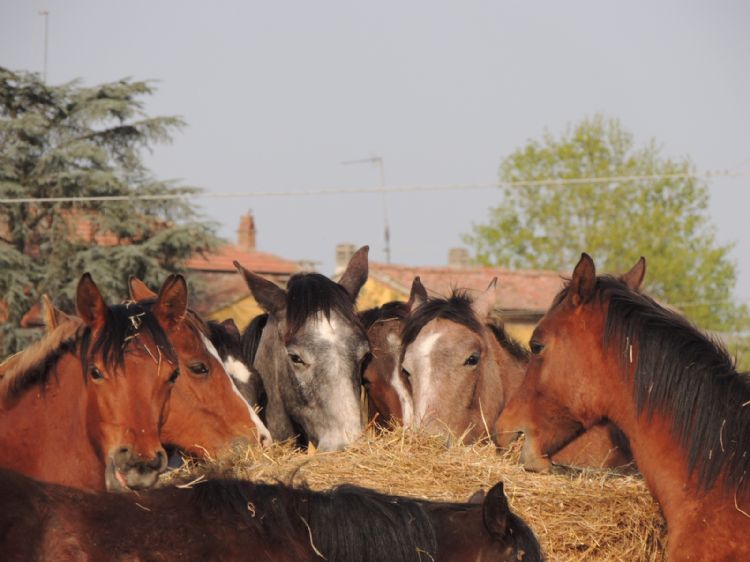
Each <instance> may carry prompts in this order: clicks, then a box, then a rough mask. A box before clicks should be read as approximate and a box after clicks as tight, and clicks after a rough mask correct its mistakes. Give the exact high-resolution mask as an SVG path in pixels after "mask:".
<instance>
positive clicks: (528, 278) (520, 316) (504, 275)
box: [336, 244, 563, 344]
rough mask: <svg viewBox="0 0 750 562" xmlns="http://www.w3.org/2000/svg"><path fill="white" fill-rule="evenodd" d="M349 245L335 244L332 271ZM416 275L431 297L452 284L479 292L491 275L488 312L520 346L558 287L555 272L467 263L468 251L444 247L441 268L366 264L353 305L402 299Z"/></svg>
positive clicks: (351, 248)
mask: <svg viewBox="0 0 750 562" xmlns="http://www.w3.org/2000/svg"><path fill="white" fill-rule="evenodd" d="M355 249H356V248H355V247H354V245H352V244H340V245H339V246H337V248H336V268H337V273H340V271H343V267H345V266H346V264H347V263H348V261H349V258H350V257H351V254H352V253H353V252H354V250H355ZM416 276H419V277H420V279H421V281H422V284H423V285H424V286H425V288H426V289H427V291H428V293H429V294H431V295H434V296H447V295H450V293H451V291H452V290H453V289H454V288H457V289H469V290H475V291H483V290H485V289H486V288H487V286H488V285H489V283H490V281H491V280H492V278H493V277H497V300H496V307H495V313H494V315H495V316H496V317H497V318H499V319H501V320H502V321H503V322H504V324H505V328H506V329H507V331H508V332H509V333H510V334H511V335H512V336H513V337H514V338H516V339H517V340H519V341H520V342H523V343H524V344H525V343H527V342H528V340H529V336H530V335H531V332H532V331H533V329H534V326H536V324H537V322H539V320H540V319H541V317H542V316H543V315H544V313H545V312H546V311H547V309H548V308H549V306H550V305H551V304H552V300H553V299H554V297H555V295H557V293H558V292H559V291H560V289H562V287H563V276H562V275H561V274H560V273H558V272H556V271H533V270H528V271H511V270H508V269H504V268H499V267H483V266H474V265H469V255H468V251H467V250H466V249H464V248H454V249H451V250H450V251H449V255H448V264H447V265H443V266H407V265H393V264H384V263H378V262H370V273H369V278H368V280H367V283H366V284H365V286H364V287H363V288H362V291H361V292H360V296H359V299H358V301H357V306H358V308H359V309H360V310H365V309H367V308H371V307H373V306H379V305H381V304H383V303H385V302H388V301H392V300H403V301H406V300H408V298H409V292H410V290H411V284H412V281H413V280H414V278H415V277H416Z"/></svg>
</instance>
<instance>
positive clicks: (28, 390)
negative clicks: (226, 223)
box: [0, 274, 186, 491]
mask: <svg viewBox="0 0 750 562" xmlns="http://www.w3.org/2000/svg"><path fill="white" fill-rule="evenodd" d="M185 302H186V295H185V294H184V284H180V283H179V282H176V280H175V279H174V278H170V279H168V280H167V282H165V284H164V285H163V286H162V289H161V291H160V292H159V295H158V298H157V304H156V306H155V307H154V310H153V311H150V310H146V309H145V308H143V307H140V306H138V305H136V304H127V305H115V306H107V304H106V303H105V302H104V299H103V298H102V296H101V293H100V292H99V289H98V288H97V287H96V284H95V283H94V281H93V280H92V279H91V276H90V275H89V274H85V275H84V276H83V277H82V278H81V280H80V282H79V283H78V288H77V291H76V305H77V309H78V314H79V316H80V318H81V320H82V322H65V323H62V324H60V325H59V326H58V327H57V328H54V329H53V330H52V331H51V332H49V333H47V334H46V335H44V336H43V337H42V339H41V340H39V341H38V342H36V343H35V344H33V345H32V346H31V347H29V348H27V349H26V350H24V351H22V352H20V353H18V354H16V355H15V356H12V357H11V358H9V359H8V360H6V361H5V362H4V363H3V365H2V367H0V371H2V373H3V376H2V379H1V382H0V466H3V467H6V468H11V469H13V470H17V471H19V472H22V473H24V474H28V475H29V476H33V477H34V478H38V479H40V480H45V481H48V482H57V483H60V484H66V485H69V486H76V487H84V488H92V489H97V490H103V489H105V488H106V489H108V490H114V491H125V490H130V489H143V488H148V487H150V486H152V485H154V484H155V483H156V481H157V479H158V478H159V474H161V473H162V472H163V471H164V470H165V469H166V465H167V455H166V453H165V451H164V449H163V447H162V445H161V439H160V436H159V430H160V428H161V425H162V422H163V419H164V417H165V414H166V410H167V405H168V399H169V397H170V394H171V392H172V387H173V386H174V384H175V382H176V381H177V378H178V376H179V374H180V369H179V366H178V361H177V356H176V354H175V352H174V349H173V348H172V345H171V343H170V342H169V340H168V338H167V336H166V334H165V333H164V330H163V329H162V328H161V324H162V323H169V322H172V321H174V320H175V319H176V318H178V317H180V316H181V315H183V314H184V313H185V310H184V308H183V303H185Z"/></svg>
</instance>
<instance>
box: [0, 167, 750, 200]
mask: <svg viewBox="0 0 750 562" xmlns="http://www.w3.org/2000/svg"><path fill="white" fill-rule="evenodd" d="M739 177H750V172H730V171H722V170H718V171H708V172H702V173H695V174H652V175H635V176H603V177H590V178H567V179H565V178H557V179H556V178H549V179H542V180H519V181H493V182H477V183H457V184H446V185H411V186H409V185H407V186H392V187H385V186H383V187H363V188H319V189H311V190H291V191H235V192H217V193H212V192H205V191H204V192H199V193H162V194H157V195H95V196H86V197H5V198H0V203H2V204H8V205H12V204H20V203H75V202H96V201H99V202H106V201H166V200H174V199H242V198H247V197H310V196H317V195H365V194H373V193H415V192H426V191H463V190H470V189H493V188H499V187H537V186H545V185H548V186H556V187H558V186H566V185H585V184H604V183H613V182H640V181H650V180H662V179H711V178H739Z"/></svg>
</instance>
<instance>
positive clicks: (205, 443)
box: [128, 277, 272, 458]
mask: <svg viewBox="0 0 750 562" xmlns="http://www.w3.org/2000/svg"><path fill="white" fill-rule="evenodd" d="M128 285H129V288H130V297H131V299H132V300H133V301H135V302H137V303H138V305H140V306H142V307H144V308H146V309H150V308H151V307H153V306H154V305H155V304H156V302H157V298H158V295H157V294H156V293H154V292H153V291H151V289H149V287H148V286H147V285H146V284H145V283H143V281H141V280H140V279H138V278H136V277H131V278H130V280H129V282H128ZM186 292H187V291H186ZM160 322H161V321H160ZM162 329H163V330H164V331H165V332H166V334H167V337H168V338H169V340H170V342H171V343H172V346H173V347H174V350H175V352H176V353H177V358H178V360H179V365H180V370H181V372H182V373H183V376H182V377H180V379H179V381H178V382H177V384H175V387H174V390H173V391H172V398H171V400H170V406H169V411H168V414H167V417H166V419H165V421H164V425H163V426H162V428H161V439H162V443H164V444H165V445H169V446H172V447H177V448H178V449H180V450H181V451H182V452H184V453H187V454H189V455H192V456H195V457H209V458H211V457H216V456H219V455H221V454H222V453H224V452H226V451H229V450H231V449H233V448H235V447H237V446H247V445H249V444H251V443H260V444H261V445H263V446H268V445H270V444H271V442H272V439H271V434H270V432H269V431H268V428H266V426H265V424H264V423H263V422H262V421H261V420H260V418H259V417H258V414H257V413H256V412H255V410H253V408H252V407H251V406H250V405H249V404H248V402H247V401H246V400H245V399H244V397H243V396H242V395H241V394H240V392H239V390H238V388H237V386H236V385H235V383H234V380H233V379H232V377H230V376H229V373H228V372H227V370H226V367H225V365H226V364H225V363H224V362H223V361H222V359H221V357H220V355H219V352H218V351H217V349H216V347H215V346H214V344H213V343H212V342H211V340H210V335H211V330H210V329H209V327H208V325H206V323H205V322H204V321H203V320H202V319H201V318H200V316H198V314H196V313H195V312H194V311H192V310H190V309H189V308H186V314H185V316H184V317H182V318H180V319H179V321H177V322H171V323H162ZM232 366H234V365H232Z"/></svg>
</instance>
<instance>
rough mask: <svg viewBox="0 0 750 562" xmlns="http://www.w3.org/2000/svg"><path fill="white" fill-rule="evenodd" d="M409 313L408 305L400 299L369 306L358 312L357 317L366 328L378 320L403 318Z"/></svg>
mask: <svg viewBox="0 0 750 562" xmlns="http://www.w3.org/2000/svg"><path fill="white" fill-rule="evenodd" d="M408 314H409V305H408V304H407V303H405V302H402V301H391V302H387V303H385V304H383V305H381V306H376V307H373V308H369V309H367V310H364V311H362V312H360V313H359V319H360V321H361V322H362V325H363V326H364V328H365V329H366V330H369V329H370V328H371V327H372V326H373V325H375V324H376V323H378V322H385V321H387V320H403V319H404V318H406V317H407V315H408Z"/></svg>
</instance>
